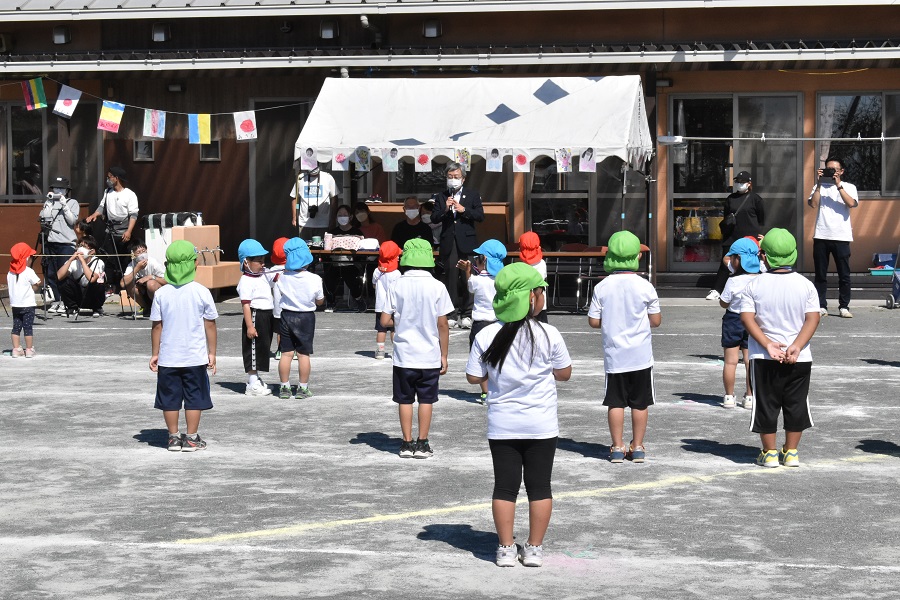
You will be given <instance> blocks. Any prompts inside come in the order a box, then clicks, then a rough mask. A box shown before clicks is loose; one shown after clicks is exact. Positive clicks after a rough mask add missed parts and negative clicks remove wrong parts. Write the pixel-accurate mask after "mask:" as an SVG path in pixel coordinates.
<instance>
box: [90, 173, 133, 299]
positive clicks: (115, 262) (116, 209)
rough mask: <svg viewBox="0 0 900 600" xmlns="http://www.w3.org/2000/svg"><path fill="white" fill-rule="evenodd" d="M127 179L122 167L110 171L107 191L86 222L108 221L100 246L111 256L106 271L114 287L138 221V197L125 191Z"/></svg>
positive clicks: (117, 281)
mask: <svg viewBox="0 0 900 600" xmlns="http://www.w3.org/2000/svg"><path fill="white" fill-rule="evenodd" d="M126 180H127V177H126V173H125V169H123V168H122V167H110V168H109V171H107V172H106V191H105V192H104V193H103V198H101V199H100V205H99V206H97V210H96V211H94V213H93V214H92V215H91V216H89V217H88V218H87V219H85V221H87V222H88V223H93V222H94V221H95V220H96V219H97V217H103V219H104V220H105V221H106V235H105V236H104V237H103V243H101V244H100V246H101V250H102V251H103V253H104V254H105V255H106V256H108V257H109V258H108V259H107V263H108V264H107V269H108V270H109V278H108V279H107V281H108V282H109V284H110V286H111V287H117V284H118V283H119V281H120V280H121V279H122V257H121V256H116V255H118V254H124V253H125V252H126V247H127V245H128V242H129V241H130V240H131V235H132V232H133V231H134V226H135V224H136V223H137V217H138V210H139V209H138V199H137V194H135V193H134V192H133V191H131V190H130V189H128V188H127V187H125V183H126Z"/></svg>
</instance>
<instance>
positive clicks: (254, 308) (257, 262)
mask: <svg viewBox="0 0 900 600" xmlns="http://www.w3.org/2000/svg"><path fill="white" fill-rule="evenodd" d="M267 254H268V252H266V249H265V248H263V246H262V244H260V243H259V242H257V241H256V240H253V239H248V240H244V241H243V242H241V245H240V246H238V260H239V261H240V263H241V271H242V272H243V275H241V278H240V280H239V281H238V284H237V293H238V296H239V297H240V299H241V310H242V311H243V314H244V318H243V320H242V321H241V333H242V334H243V335H242V336H241V353H242V354H243V357H244V372H245V373H247V388H246V390H245V391H244V394H246V395H247V396H269V395H271V394H272V390H270V389H269V386H267V385H266V384H265V383H264V382H263V381H262V380H261V379H260V377H259V371H262V372H264V373H268V372H269V348H271V347H272V319H273V315H272V312H273V309H274V307H275V304H274V302H273V300H272V286H271V285H270V283H269V279H268V278H267V277H266V276H265V274H264V273H263V271H264V269H265V260H266V255H267Z"/></svg>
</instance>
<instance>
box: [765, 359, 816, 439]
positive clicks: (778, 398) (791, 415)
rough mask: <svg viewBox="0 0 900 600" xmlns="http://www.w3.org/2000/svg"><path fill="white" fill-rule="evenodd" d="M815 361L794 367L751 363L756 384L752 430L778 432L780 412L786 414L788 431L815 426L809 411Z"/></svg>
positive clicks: (799, 363) (767, 362) (771, 361)
mask: <svg viewBox="0 0 900 600" xmlns="http://www.w3.org/2000/svg"><path fill="white" fill-rule="evenodd" d="M811 373H812V363H811V362H798V363H795V364H792V365H789V364H784V363H780V362H778V361H777V360H764V359H758V358H754V359H753V360H752V361H750V378H751V383H752V384H753V397H754V398H755V402H753V414H752V416H751V417H750V431H753V432H754V433H776V432H777V431H778V413H779V412H781V413H783V414H784V430H785V431H804V430H806V429H809V428H810V427H812V426H813V422H812V415H810V412H809V378H810V375H811Z"/></svg>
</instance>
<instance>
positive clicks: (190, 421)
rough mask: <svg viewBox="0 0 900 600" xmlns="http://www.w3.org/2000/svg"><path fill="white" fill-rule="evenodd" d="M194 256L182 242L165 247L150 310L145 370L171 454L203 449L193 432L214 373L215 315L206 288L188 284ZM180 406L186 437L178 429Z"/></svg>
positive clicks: (207, 404) (205, 404)
mask: <svg viewBox="0 0 900 600" xmlns="http://www.w3.org/2000/svg"><path fill="white" fill-rule="evenodd" d="M196 269H197V253H196V251H195V249H194V245H193V244H192V243H190V242H188V241H186V240H176V241H174V242H172V243H171V244H170V245H169V247H168V248H167V249H166V282H168V283H169V284H170V285H164V286H162V287H161V288H159V290H158V291H157V292H156V295H154V296H153V304H152V305H151V308H150V321H151V323H152V326H151V328H150V340H151V343H152V347H153V350H152V352H153V356H152V357H151V358H150V370H151V371H153V372H154V373H157V378H156V403H155V408H158V409H160V410H162V411H163V418H164V419H165V421H166V427H167V428H168V430H169V441H168V444H167V446H168V449H169V450H170V451H171V452H179V451H183V452H193V451H195V450H203V449H204V448H206V442H205V441H204V440H202V439H201V438H200V434H199V433H197V429H198V428H199V426H200V415H201V413H202V412H203V411H204V410H208V409H210V408H212V407H213V405H212V398H211V397H210V390H209V376H208V375H207V373H206V372H207V369H208V370H209V371H211V372H212V374H213V375H215V374H216V319H217V318H219V314H218V312H217V311H216V305H215V302H213V298H212V294H210V293H209V290H208V289H206V288H205V287H203V286H202V285H200V284H199V283H197V282H196V281H194V275H195V274H196ZM182 405H183V406H184V420H185V426H186V431H187V434H186V435H183V434H181V433H180V432H179V431H178V417H179V413H180V411H181V408H182Z"/></svg>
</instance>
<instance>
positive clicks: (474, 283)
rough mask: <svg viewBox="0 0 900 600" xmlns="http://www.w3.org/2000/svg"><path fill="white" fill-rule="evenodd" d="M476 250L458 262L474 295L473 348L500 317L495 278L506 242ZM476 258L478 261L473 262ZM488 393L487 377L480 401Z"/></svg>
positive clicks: (470, 341)
mask: <svg viewBox="0 0 900 600" xmlns="http://www.w3.org/2000/svg"><path fill="white" fill-rule="evenodd" d="M473 252H474V253H475V257H474V261H468V260H461V261H459V262H458V263H457V265H456V268H458V269H461V270H462V271H464V272H465V274H466V285H467V286H468V288H469V292H470V293H471V294H472V298H473V307H472V319H473V321H472V328H471V329H469V349H471V348H472V343H473V342H474V341H475V336H476V335H478V332H479V331H481V330H482V329H484V328H485V327H487V326H488V325H490V324H491V323H494V322H495V321H496V320H497V315H495V314H494V307H493V302H494V295H495V294H496V293H497V290H496V289H495V288H494V278H495V277H497V273H499V272H500V269H502V268H503V259H504V258H506V246H504V245H503V243H502V242H500V241H499V240H487V241H485V242H484V243H483V244H481V245H480V246H478V247H477V248H475V250H473ZM473 262H474V263H475V264H472V263H473ZM473 271H474V277H473ZM487 395H488V385H487V381H483V382H481V396H480V397H479V402H481V403H482V404H484V403H485V402H486V401H487Z"/></svg>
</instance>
